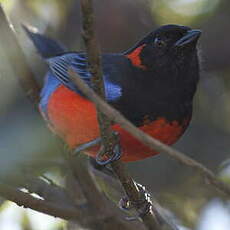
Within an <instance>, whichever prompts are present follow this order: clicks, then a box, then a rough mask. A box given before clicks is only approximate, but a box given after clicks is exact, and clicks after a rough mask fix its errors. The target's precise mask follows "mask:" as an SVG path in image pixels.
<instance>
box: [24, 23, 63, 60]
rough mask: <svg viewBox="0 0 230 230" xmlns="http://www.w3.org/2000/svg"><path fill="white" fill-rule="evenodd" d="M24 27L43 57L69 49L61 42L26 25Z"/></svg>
mask: <svg viewBox="0 0 230 230" xmlns="http://www.w3.org/2000/svg"><path fill="white" fill-rule="evenodd" d="M23 28H24V30H25V31H26V33H27V35H28V36H29V38H30V39H31V40H32V42H33V44H34V46H35V47H36V49H37V50H38V52H39V54H40V55H41V56H42V57H43V58H49V57H53V56H56V55H60V54H62V53H64V52H66V51H67V50H66V48H65V47H64V46H63V45H62V44H60V43H59V42H57V41H55V40H53V39H50V38H48V37H46V36H44V35H42V34H39V33H37V32H34V31H33V30H32V29H30V28H29V27H27V26H25V25H23Z"/></svg>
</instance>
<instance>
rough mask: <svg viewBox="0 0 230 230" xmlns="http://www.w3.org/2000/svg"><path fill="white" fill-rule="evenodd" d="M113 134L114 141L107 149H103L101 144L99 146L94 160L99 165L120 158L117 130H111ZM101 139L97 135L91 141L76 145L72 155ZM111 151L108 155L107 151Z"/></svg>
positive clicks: (98, 142)
mask: <svg viewBox="0 0 230 230" xmlns="http://www.w3.org/2000/svg"><path fill="white" fill-rule="evenodd" d="M113 136H114V139H115V141H114V143H113V144H111V146H109V148H108V149H105V147H104V146H103V145H101V148H100V150H99V152H98V153H97V155H96V158H95V160H96V162H97V164H99V165H107V164H109V163H111V162H114V161H117V160H119V159H120V158H121V147H120V139H119V134H118V133H117V132H113ZM101 142H102V139H101V137H98V138H96V139H94V140H92V141H89V142H87V143H84V144H82V145H79V146H77V147H76V148H75V149H74V151H73V154H74V155H78V154H80V153H81V152H82V151H85V150H87V149H89V148H91V147H94V146H96V145H99V144H101ZM111 152H112V153H113V154H112V156H109V153H111Z"/></svg>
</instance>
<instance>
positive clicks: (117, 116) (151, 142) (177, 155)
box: [69, 70, 230, 197]
mask: <svg viewBox="0 0 230 230" xmlns="http://www.w3.org/2000/svg"><path fill="white" fill-rule="evenodd" d="M69 74H70V77H71V79H72V81H73V82H74V83H75V84H76V85H77V87H78V88H79V89H80V90H81V91H82V92H83V93H84V94H85V95H86V96H87V97H88V98H89V99H90V100H91V101H92V102H94V104H95V105H96V106H97V108H98V109H100V111H101V112H102V113H104V114H105V115H106V116H108V117H109V118H110V119H111V120H112V121H114V122H116V123H118V124H120V126H121V127H122V128H124V129H125V130H127V131H128V132H129V133H131V134H132V135H133V136H134V137H136V138H137V139H138V140H139V141H141V142H142V143H143V144H145V145H146V146H148V147H149V148H151V149H154V150H156V151H158V152H164V153H166V154H168V155H170V156H171V157H172V158H174V159H176V160H177V161H179V162H180V163H182V164H184V165H187V166H189V167H191V168H193V169H195V170H197V171H198V172H199V173H200V174H202V175H203V176H204V177H205V178H206V179H208V180H209V182H210V184H212V185H214V187H215V188H216V189H218V190H220V191H222V192H223V193H224V194H226V195H227V196H228V197H230V187H229V186H228V185H227V184H225V183H223V182H222V181H220V180H219V179H218V178H217V177H216V176H215V175H214V173H213V172H212V171H211V170H209V169H208V168H206V167H205V166H204V165H202V164H201V163H199V162H197V161H195V160H193V159H192V158H190V157H188V156H186V155H185V154H184V153H182V152H180V151H178V150H175V149H173V148H171V147H169V146H168V145H165V144H163V143H162V142H160V141H158V140H157V139H155V138H153V137H151V136H149V135H147V134H146V133H144V132H143V131H141V130H140V129H138V128H137V127H135V126H134V125H133V124H132V123H131V122H130V121H128V120H127V119H126V118H125V117H124V116H123V115H122V114H121V113H120V112H119V111H117V110H116V109H114V108H113V107H111V106H110V105H108V104H107V103H106V102H105V101H104V100H102V99H101V98H100V97H99V96H98V95H97V94H96V93H95V92H94V91H93V90H92V89H90V88H89V87H88V86H87V85H86V84H85V83H84V82H83V81H82V80H81V79H80V77H79V76H78V75H77V74H76V73H75V72H74V71H72V70H70V71H69Z"/></svg>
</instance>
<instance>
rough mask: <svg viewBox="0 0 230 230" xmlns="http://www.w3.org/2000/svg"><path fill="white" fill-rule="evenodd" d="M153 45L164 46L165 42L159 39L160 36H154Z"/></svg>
mask: <svg viewBox="0 0 230 230" xmlns="http://www.w3.org/2000/svg"><path fill="white" fill-rule="evenodd" d="M154 45H155V46H156V47H158V48H162V47H164V46H166V42H165V41H163V40H162V39H160V38H155V40H154Z"/></svg>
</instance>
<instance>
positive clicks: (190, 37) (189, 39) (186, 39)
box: [174, 30, 201, 47]
mask: <svg viewBox="0 0 230 230" xmlns="http://www.w3.org/2000/svg"><path fill="white" fill-rule="evenodd" d="M200 35H201V31H200V30H189V31H188V32H187V33H186V34H185V35H184V36H183V37H182V38H180V39H179V40H178V41H176V43H175V44H174V46H175V47H184V46H187V45H188V44H191V43H194V44H196V42H197V41H198V39H199V37H200Z"/></svg>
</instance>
